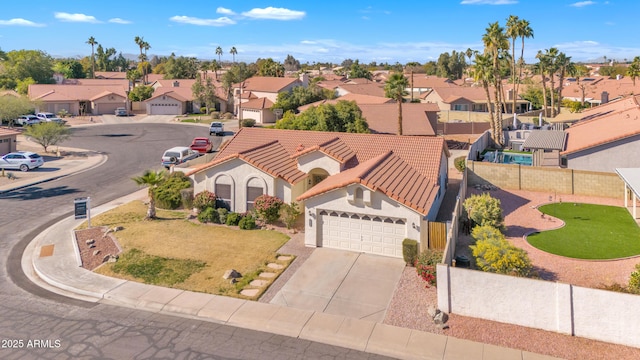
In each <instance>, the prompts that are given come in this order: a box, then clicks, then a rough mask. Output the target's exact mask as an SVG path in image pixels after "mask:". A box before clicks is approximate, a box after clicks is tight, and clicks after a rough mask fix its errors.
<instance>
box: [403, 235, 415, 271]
mask: <svg viewBox="0 0 640 360" xmlns="http://www.w3.org/2000/svg"><path fill="white" fill-rule="evenodd" d="M402 258H403V259H404V262H405V263H406V264H407V265H409V266H413V265H414V264H415V262H416V259H417V258H418V242H417V241H416V240H413V239H404V240H402Z"/></svg>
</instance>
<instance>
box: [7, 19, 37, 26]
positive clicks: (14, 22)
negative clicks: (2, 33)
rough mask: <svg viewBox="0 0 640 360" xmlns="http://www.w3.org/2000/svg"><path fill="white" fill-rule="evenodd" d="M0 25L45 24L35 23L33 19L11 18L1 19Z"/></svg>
mask: <svg viewBox="0 0 640 360" xmlns="http://www.w3.org/2000/svg"><path fill="white" fill-rule="evenodd" d="M0 25H5V26H31V27H43V26H45V25H44V24H38V23H34V22H33V21H29V20H25V19H20V18H16V19H10V20H0Z"/></svg>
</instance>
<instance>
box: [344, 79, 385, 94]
mask: <svg viewBox="0 0 640 360" xmlns="http://www.w3.org/2000/svg"><path fill="white" fill-rule="evenodd" d="M338 87H339V88H340V89H342V90H344V91H345V92H347V93H351V94H360V95H370V96H378V97H385V96H384V85H382V84H379V83H376V82H369V83H365V84H342V85H340V86H338Z"/></svg>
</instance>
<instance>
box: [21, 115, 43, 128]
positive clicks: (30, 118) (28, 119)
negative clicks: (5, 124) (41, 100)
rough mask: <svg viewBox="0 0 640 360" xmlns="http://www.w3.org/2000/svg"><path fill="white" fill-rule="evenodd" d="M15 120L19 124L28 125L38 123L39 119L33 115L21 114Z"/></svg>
mask: <svg viewBox="0 0 640 360" xmlns="http://www.w3.org/2000/svg"><path fill="white" fill-rule="evenodd" d="M15 122H16V124H18V125H20V126H30V125H35V124H40V119H38V118H37V117H36V116H35V115H21V116H19V117H18V118H17V119H16V121H15Z"/></svg>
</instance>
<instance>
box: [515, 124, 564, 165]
mask: <svg viewBox="0 0 640 360" xmlns="http://www.w3.org/2000/svg"><path fill="white" fill-rule="evenodd" d="M519 131H523V130H519ZM525 131H526V130H525ZM528 131H529V134H528V136H527V137H526V139H525V140H524V143H523V144H522V148H523V149H525V150H526V151H531V153H532V156H533V159H532V162H533V166H551V167H560V166H561V165H562V164H561V160H560V152H561V151H562V150H564V147H565V144H566V140H567V135H566V133H565V132H564V131H562V130H528Z"/></svg>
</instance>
